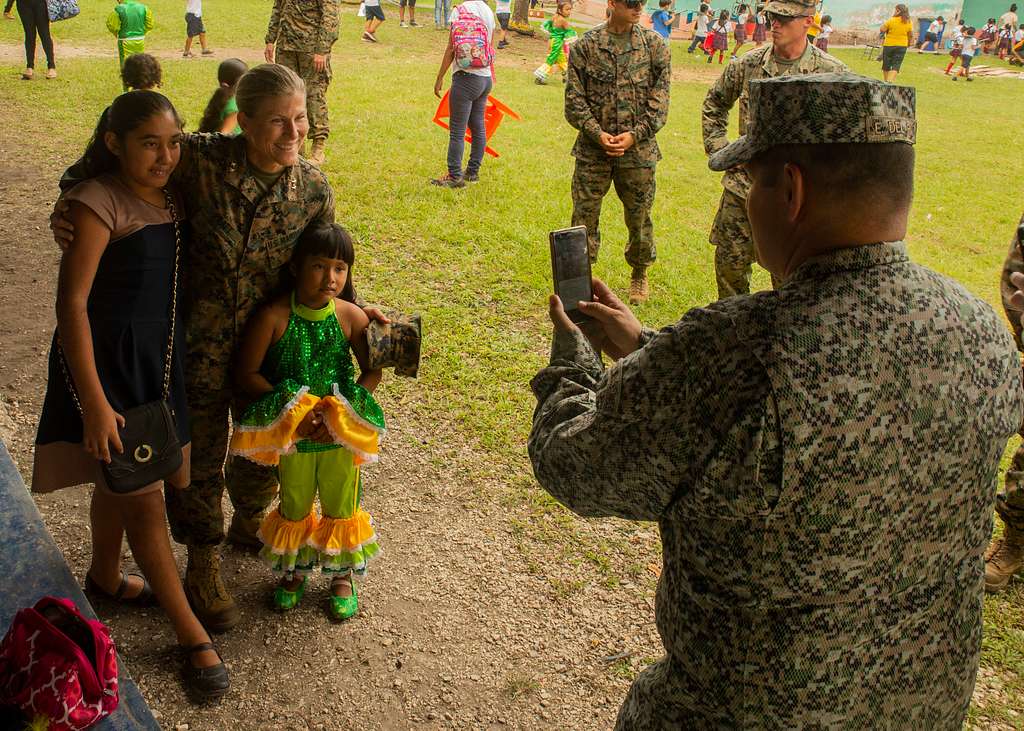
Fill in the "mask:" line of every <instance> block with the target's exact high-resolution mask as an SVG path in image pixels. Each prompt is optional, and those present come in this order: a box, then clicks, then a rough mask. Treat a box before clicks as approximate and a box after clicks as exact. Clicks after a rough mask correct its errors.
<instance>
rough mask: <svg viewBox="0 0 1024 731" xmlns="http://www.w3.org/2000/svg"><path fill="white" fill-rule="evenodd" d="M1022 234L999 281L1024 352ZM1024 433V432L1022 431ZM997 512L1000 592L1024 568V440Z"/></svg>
mask: <svg viewBox="0 0 1024 731" xmlns="http://www.w3.org/2000/svg"><path fill="white" fill-rule="evenodd" d="M1021 228H1024V216H1022V217H1021V219H1020V224H1019V228H1018V230H1021ZM1018 236H1019V234H1017V233H1015V234H1014V236H1013V238H1012V239H1011V240H1010V251H1009V252H1008V253H1007V255H1006V262H1005V263H1004V264H1003V276H1002V278H1001V280H1000V283H999V289H1000V294H1001V295H1002V299H1003V309H1004V310H1005V311H1006V317H1007V319H1009V321H1010V326H1011V327H1012V328H1013V338H1014V340H1015V341H1016V343H1017V349H1018V350H1020V351H1022V352H1024V345H1022V344H1021V316H1022V315H1024V310H1022V307H1021V305H1024V302H1021V301H1020V300H1021V296H1020V295H1019V294H1018V295H1017V296H1016V297H1014V294H1015V293H1016V292H1017V290H1018V289H1019V287H1018V286H1017V284H1015V283H1013V282H1011V281H1010V277H1011V275H1013V274H1014V273H1017V275H1018V277H1019V276H1020V274H1021V273H1024V257H1022V255H1021V249H1020V244H1019V242H1018ZM1022 436H1024V432H1022ZM996 512H997V513H998V514H999V517H1000V518H1002V519H1003V525H1004V527H1005V531H1004V532H1003V537H1002V538H998V539H996V540H994V541H992V544H991V545H990V546H989V548H988V551H986V552H985V589H986V590H988V591H990V592H993V593H995V592H999V591H1002V590H1003V589H1005V588H1006V587H1007V586H1009V584H1010V579H1012V578H1013V576H1014V574H1017V573H1020V572H1021V571H1022V570H1024V443H1022V444H1021V445H1020V446H1019V447H1017V451H1016V452H1014V454H1013V459H1012V460H1011V461H1010V467H1009V469H1007V470H1006V483H1005V487H1004V489H1003V492H1002V493H1000V494H999V495H997V496H996Z"/></svg>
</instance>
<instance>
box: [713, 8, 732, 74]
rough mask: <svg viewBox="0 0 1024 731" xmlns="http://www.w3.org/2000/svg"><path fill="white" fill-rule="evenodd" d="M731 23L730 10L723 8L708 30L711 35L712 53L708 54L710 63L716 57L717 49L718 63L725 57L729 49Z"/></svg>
mask: <svg viewBox="0 0 1024 731" xmlns="http://www.w3.org/2000/svg"><path fill="white" fill-rule="evenodd" d="M730 25H731V23H730V22H729V11H728V10H723V11H722V12H721V13H719V15H718V20H716V21H715V22H714V24H713V25H712V26H711V28H710V29H709V31H708V34H709V35H710V37H711V53H709V54H708V63H711V60H712V59H713V58H714V57H715V51H718V63H722V59H723V58H725V52H726V51H728V50H729V26H730Z"/></svg>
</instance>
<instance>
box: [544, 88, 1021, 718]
mask: <svg viewBox="0 0 1024 731" xmlns="http://www.w3.org/2000/svg"><path fill="white" fill-rule="evenodd" d="M748 93H749V104H750V110H749V113H750V120H749V121H750V125H749V126H748V127H747V133H748V134H747V135H745V136H743V137H740V138H739V139H738V140H737V141H735V142H734V143H732V144H731V145H729V146H727V147H725V148H724V149H722V150H720V151H719V152H718V153H716V154H715V155H713V156H712V157H711V160H710V163H709V164H710V166H711V168H712V169H713V170H717V171H723V170H730V169H735V168H736V167H737V166H739V165H744V166H745V167H746V169H747V171H748V173H749V175H750V180H751V185H750V189H749V191H748V196H747V211H748V213H749V217H750V225H751V229H752V231H753V236H754V244H755V247H756V250H757V254H758V260H759V261H760V262H761V263H762V264H763V265H764V266H765V268H767V269H768V271H770V272H771V273H772V274H774V275H775V276H776V277H777V278H778V280H779V282H780V286H779V288H778V290H775V291H767V292H759V293H757V294H753V295H749V294H748V295H740V296H736V297H729V298H726V299H723V300H719V301H718V302H716V303H714V304H712V305H710V306H708V307H705V308H698V309H694V310H691V311H690V312H689V313H687V314H686V315H685V316H684V317H683V319H682V320H680V321H679V322H678V323H676V324H674V325H671V326H669V327H667V328H664V329H662V330H661V331H660V332H655V331H653V330H649V329H645V328H643V327H642V326H641V324H640V323H639V321H637V319H636V318H635V317H634V316H633V314H632V313H631V312H630V311H629V309H628V307H626V306H625V305H624V304H623V303H622V302H620V301H619V300H618V299H617V298H616V297H615V296H614V295H613V294H612V293H611V292H610V290H609V289H608V288H607V286H605V285H604V284H603V283H602V282H600V281H598V280H595V281H594V291H595V294H596V295H597V301H596V302H593V303H584V304H581V306H580V308H581V309H582V310H583V311H584V312H585V313H586V314H588V315H591V316H592V318H593V319H592V321H591V322H590V323H588V329H587V335H586V336H585V335H584V333H583V332H581V331H580V329H578V328H577V327H576V326H575V325H573V323H572V322H571V321H570V320H569V319H568V318H567V317H566V316H565V312H564V310H563V309H562V306H561V303H560V302H559V300H558V298H557V297H552V298H551V300H550V302H549V308H550V314H551V319H552V321H553V322H554V323H555V333H554V339H553V343H552V349H551V362H550V365H549V366H548V367H547V368H545V369H544V370H542V371H541V372H540V373H539V374H538V375H537V376H536V377H535V378H534V380H533V382H532V387H533V390H534V393H535V394H536V396H537V409H536V411H535V413H534V419H533V429H532V432H531V434H530V438H529V451H530V458H531V460H532V462H533V468H534V473H535V474H536V476H537V479H538V481H539V482H540V484H541V485H542V486H543V487H544V488H545V489H546V490H548V491H549V492H550V493H551V494H552V495H554V496H555V497H556V498H557V499H558V500H560V501H562V502H563V503H565V504H566V505H567V506H569V507H570V508H571V509H572V510H574V511H576V512H577V513H579V514H581V515H586V516H618V517H621V518H627V519H633V520H652V521H655V520H656V521H658V523H659V529H660V533H661V539H662V549H663V564H664V565H663V569H662V573H661V579H660V581H659V586H658V595H657V601H656V609H655V616H656V620H657V624H658V631H659V633H660V635H661V637H662V641H663V642H664V645H665V650H666V653H667V655H666V657H664V658H663V659H661V660H659V661H657V662H655V663H654V664H652V665H651V666H649V667H648V668H647V669H646V670H644V671H643V672H642V673H641V674H640V676H639V677H638V678H637V680H636V682H635V683H634V684H633V686H632V687H631V688H630V691H629V694H628V696H627V698H626V700H625V703H624V704H623V706H622V709H621V710H620V712H619V718H618V724H617V728H618V729H620V730H625V729H637V730H641V729H642V730H644V731H646V730H647V729H682V728H700V729H733V728H758V729H761V728H779V729H790V728H851V729H868V728H886V729H895V728H899V729H929V730H930V731H937V730H938V731H954V730H955V731H959V730H960V728H961V727H962V724H963V721H964V718H965V715H966V713H967V709H968V707H969V705H970V702H971V695H972V692H973V689H974V682H975V677H976V674H977V669H978V660H979V657H980V652H981V631H982V621H981V620H982V604H983V602H982V597H983V586H984V562H983V554H984V550H985V545H986V544H987V542H988V539H989V536H990V534H991V530H992V508H993V503H994V497H995V488H996V477H997V474H998V470H999V462H1000V458H1001V456H1002V453H1003V450H1004V449H1005V447H1006V441H1007V439H1008V438H1009V437H1010V436H1011V435H1012V434H1013V433H1015V432H1016V431H1017V430H1018V429H1019V428H1020V424H1021V421H1022V419H1024V384H1022V377H1021V368H1020V362H1019V360H1018V357H1017V352H1016V349H1015V348H1014V344H1013V340H1012V338H1011V337H1010V334H1009V333H1008V332H1007V331H1006V326H1005V324H1004V323H1003V322H1002V319H1001V318H1000V317H999V316H998V315H997V314H996V313H995V312H993V311H992V308H991V307H989V306H988V305H987V304H986V303H985V302H983V301H982V300H980V299H978V298H976V297H974V296H972V295H971V294H969V293H968V292H967V291H966V290H964V288H963V287H961V286H960V285H959V284H957V283H956V282H954V281H953V280H951V279H948V278H946V277H944V276H942V275H940V274H938V273H936V272H934V271H931V270H929V269H926V268H924V267H922V266H919V265H917V264H915V263H913V262H912V261H911V260H910V259H909V257H908V256H907V250H906V246H905V245H904V244H903V243H902V241H901V239H902V238H903V237H904V236H905V235H906V229H907V220H908V216H909V211H910V205H911V200H912V197H913V168H914V150H913V147H912V145H913V142H914V141H915V139H916V120H915V116H914V106H915V98H914V90H913V89H911V88H907V87H897V86H892V85H889V84H883V83H882V82H880V81H877V80H875V79H869V78H866V77H863V76H856V75H854V74H849V73H842V74H811V75H806V76H805V75H792V76H786V77H783V78H769V79H763V80H755V81H752V82H751V83H750V86H749V89H748ZM840 208H841V209H842V210H843V212H844V215H841V216H837V215H835V212H836V210H839V209H840ZM595 347H599V348H601V349H602V350H604V352H605V353H606V354H608V355H609V356H610V357H612V358H617V359H619V360H618V362H617V363H615V364H614V365H613V366H612V367H610V368H607V369H605V367H604V366H603V364H602V361H601V358H600V356H599V354H598V351H597V350H596V349H595Z"/></svg>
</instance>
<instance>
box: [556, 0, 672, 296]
mask: <svg viewBox="0 0 1024 731" xmlns="http://www.w3.org/2000/svg"><path fill="white" fill-rule="evenodd" d="M609 7H610V8H611V15H610V16H609V18H608V22H607V23H605V24H603V25H599V26H597V27H596V28H594V29H593V30H590V31H588V32H587V33H585V34H584V35H583V38H581V39H580V40H579V41H578V42H577V43H576V45H575V46H574V47H573V49H572V53H570V54H569V73H568V78H567V80H566V87H565V118H566V120H567V121H568V122H569V124H571V125H572V126H573V127H575V128H576V129H578V130H579V136H578V137H577V138H576V144H575V146H574V147H573V148H572V154H573V157H575V158H576V169H575V171H574V172H573V177H572V225H573V226H581V225H582V226H586V227H587V236H588V245H589V248H590V259H591V261H597V252H598V248H599V247H600V245H601V233H600V229H599V224H600V219H601V201H602V200H603V199H604V196H605V194H607V193H608V188H609V187H610V186H611V185H612V183H614V184H615V193H616V194H617V195H618V196H619V200H621V201H622V207H623V209H624V212H625V219H626V228H627V229H628V230H629V243H628V244H627V246H626V262H627V263H628V264H629V266H630V267H631V268H632V274H631V276H630V284H629V299H630V302H633V303H637V302H642V301H644V300H646V299H647V297H648V295H649V285H648V281H647V267H649V266H650V264H651V262H653V261H654V259H655V256H656V251H655V248H654V226H653V225H652V223H651V206H652V205H653V204H654V168H655V164H656V163H657V162H658V160H660V159H661V151H660V150H659V149H658V141H657V140H656V139H655V137H654V136H655V134H656V133H657V131H658V130H659V129H661V128H662V127H663V126H665V121H666V120H667V119H668V98H669V82H670V80H671V76H672V69H671V55H670V53H669V49H668V45H667V44H666V43H665V41H664V40H663V39H662V38H661V36H659V35H658V34H657V33H654V32H653V31H650V30H647V29H646V28H642V27H640V26H639V25H637V23H638V21H639V20H640V14H641V11H642V8H643V2H642V0H609Z"/></svg>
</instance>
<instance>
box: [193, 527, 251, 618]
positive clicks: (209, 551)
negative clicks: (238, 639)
mask: <svg viewBox="0 0 1024 731" xmlns="http://www.w3.org/2000/svg"><path fill="white" fill-rule="evenodd" d="M185 596H186V597H188V603H189V604H190V605H191V606H192V611H194V612H195V613H196V618H198V619H199V621H200V622H201V623H202V624H203V626H204V627H206V629H208V630H209V631H210V632H226V631H228V630H229V629H231V628H232V627H234V626H235V625H236V624H238V620H239V619H241V613H240V612H239V611H238V605H236V604H235V600H234V599H232V598H231V595H230V594H228V590H227V589H226V588H225V586H224V582H223V581H221V578H220V556H219V555H218V553H217V547H216V546H192V545H190V546H188V568H187V569H186V571H185Z"/></svg>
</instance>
